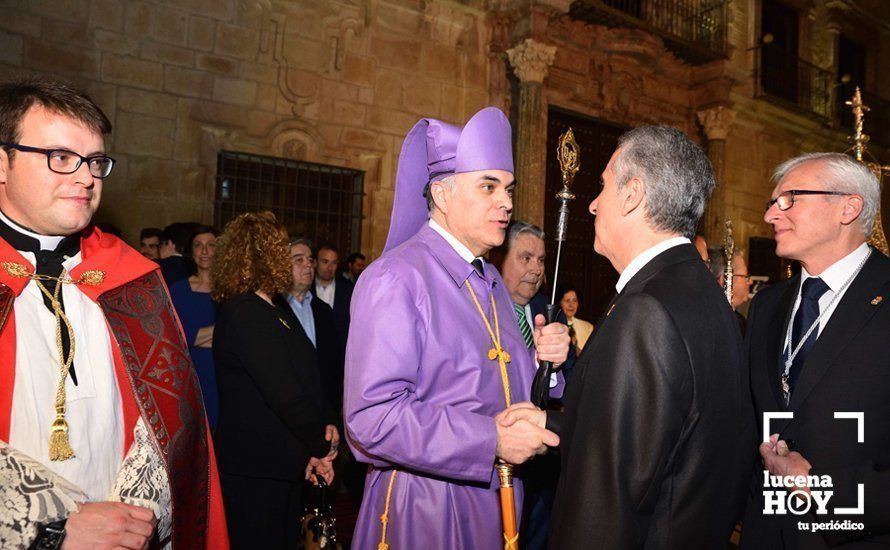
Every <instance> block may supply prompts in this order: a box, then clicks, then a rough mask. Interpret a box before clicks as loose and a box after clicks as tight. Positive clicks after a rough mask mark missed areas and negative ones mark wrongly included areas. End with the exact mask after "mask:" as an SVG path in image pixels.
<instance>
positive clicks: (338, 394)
mask: <svg viewBox="0 0 890 550" xmlns="http://www.w3.org/2000/svg"><path fill="white" fill-rule="evenodd" d="M273 301H274V302H275V304H276V305H277V306H278V307H280V308H281V309H282V310H284V311H286V312H287V313H288V314H290V315H291V316H292V318H293V320H294V321H295V322H296V323H297V326H298V327H300V330H301V331H302V326H303V325H301V324H300V320H299V319H298V318H297V316H296V314H295V313H294V312H293V310H292V309H291V307H290V304H289V303H288V301H287V298H285V297H284V296H280V295H279V296H276V297H275V299H274V300H273ZM310 306H311V307H312V319H313V321H314V322H315V357H316V362H317V363H316V364H317V365H318V371H319V377H320V380H321V386H322V389H323V390H324V396H325V401H326V402H327V404H328V407H329V409H330V411H331V413H332V415H333V416H334V418H335V419H336V420H337V422H336V424H337V425H338V426H340V425H341V424H342V422H340V417H341V415H342V409H343V361H344V356H345V352H346V347H345V345H344V344H345V342H342V341H341V340H340V335H339V334H338V332H337V325H336V323H335V321H334V311H333V310H332V309H331V306H329V305H327V304H326V303H324V302H322V301H321V300H319V299H318V296H315V295H314V294H313V295H312V301H311V302H310ZM302 332H303V335H305V334H306V333H305V331H302ZM307 338H308V336H307Z"/></svg>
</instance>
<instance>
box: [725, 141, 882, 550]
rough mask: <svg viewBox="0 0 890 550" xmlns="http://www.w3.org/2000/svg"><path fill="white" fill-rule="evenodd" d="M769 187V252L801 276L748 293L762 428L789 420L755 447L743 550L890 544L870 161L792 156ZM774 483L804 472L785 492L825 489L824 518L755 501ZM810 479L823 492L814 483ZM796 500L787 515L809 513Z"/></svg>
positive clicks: (875, 195)
mask: <svg viewBox="0 0 890 550" xmlns="http://www.w3.org/2000/svg"><path fill="white" fill-rule="evenodd" d="M774 179H775V181H776V183H777V184H776V187H775V189H774V190H773V193H772V198H771V200H770V201H769V202H768V205H767V210H766V214H765V215H764V220H765V221H766V222H767V223H769V224H770V225H772V226H773V229H774V230H775V235H776V254H778V255H779V256H780V257H782V258H786V259H788V260H796V261H798V262H799V263H800V267H801V269H800V274H798V275H796V276H794V277H792V278H791V279H789V280H787V281H783V282H781V283H778V284H774V285H772V286H770V287H768V288H765V289H764V290H762V291H760V292H759V293H758V294H757V296H756V297H755V298H754V300H753V303H752V304H751V308H750V310H749V314H748V334H747V337H748V338H747V346H748V355H749V368H750V376H751V393H752V395H753V398H754V405H755V409H756V412H757V421H758V425H759V426H763V428H762V429H767V427H766V425H765V423H764V415H765V414H766V413H784V414H785V415H786V416H791V418H778V419H773V420H771V421H770V423H769V426H768V430H769V434H771V435H770V436H769V440H768V441H764V442H762V443H761V444H760V448H759V452H760V458H761V459H762V467H758V468H755V472H754V476H753V479H752V482H751V491H750V493H749V494H750V497H749V501H748V505H747V510H746V514H745V519H744V521H743V524H742V538H741V545H742V548H750V549H757V550H772V549H787V550H794V549H801V550H811V549H813V550H818V549H824V548H829V547H830V548H844V549H851V550H852V549H859V548H876V547H878V546H885V545H890V497H888V495H890V354H888V353H887V349H886V348H884V347H883V345H884V344H885V343H886V342H887V338H888V335H890V309H888V307H887V305H886V303H887V301H888V299H890V260H888V259H887V257H886V256H884V255H883V254H881V253H880V252H879V251H877V250H875V249H873V248H871V247H869V246H868V244H867V242H866V241H867V239H868V237H869V235H870V234H871V232H872V227H873V226H874V221H875V216H876V214H877V211H878V208H879V207H880V186H879V185H878V180H877V178H876V177H875V175H874V174H873V173H872V172H871V171H870V170H869V169H868V167H867V166H866V165H864V164H862V163H860V162H857V161H856V160H854V159H853V158H851V157H848V156H847V155H843V154H838V153H810V154H805V155H801V156H799V157H796V158H793V159H791V160H789V161H787V162H785V163H783V164H782V165H780V166H779V167H778V168H777V169H776V172H775V175H774ZM836 413H848V414H846V415H844V414H841V416H840V417H838V416H836ZM851 413H852V414H851ZM860 413H862V416H861V417H859V418H858V419H857V416H858V415H859V414H860ZM764 435H765V434H760V436H761V437H764ZM752 451H753V448H752ZM778 476H781V477H782V479H791V478H794V477H797V476H809V477H804V478H799V479H805V480H806V483H805V484H804V486H800V484H797V485H794V486H787V484H786V486H785V488H784V490H785V491H787V492H788V493H791V492H793V491H800V492H801V493H809V495H812V494H813V493H812V492H811V491H813V490H818V491H819V496H821V497H822V498H824V496H825V495H826V493H828V492H831V493H832V494H831V496H830V499H829V500H828V502H827V503H826V504H825V510H826V513H824V514H821V513H820V514H817V513H816V509H817V506H816V504H815V502H811V503H810V504H811V506H810V507H809V511H808V512H806V513H805V514H803V515H798V514H796V513H791V512H790V511H789V510H788V509H786V510H785V513H784V514H782V513H775V510H774V507H773V506H772V504H768V503H767V502H766V501H765V497H764V492H765V491H767V492H769V491H774V490H775V489H774V487H773V486H772V482H770V483H766V482H765V480H766V479H776V478H778ZM786 476H791V478H786ZM816 478H818V479H819V480H820V482H825V481H829V480H830V485H829V486H816V485H815V479H816ZM765 485H767V486H765ZM779 490H780V491H782V490H783V489H782V488H781V487H780V488H779ZM801 493H799V496H791V497H790V500H788V503H787V505H786V507H787V506H791V507H794V508H795V509H796V510H798V511H799V510H801V509H805V508H806V501H807V500H808V497H809V495H803V494H801ZM793 499H797V500H796V501H795V502H792V500H793ZM765 508H766V509H767V510H768V511H769V512H773V513H768V512H767V513H765V511H764V510H765ZM838 509H847V510H846V511H841V512H840V513H838V512H837V510H838ZM845 520H849V521H848V522H847V525H846V526H845V524H844V521H845ZM857 524H858V525H857ZM814 525H817V526H819V527H823V528H814ZM854 526H855V527H854Z"/></svg>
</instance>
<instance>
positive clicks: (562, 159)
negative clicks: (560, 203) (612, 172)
mask: <svg viewBox="0 0 890 550" xmlns="http://www.w3.org/2000/svg"><path fill="white" fill-rule="evenodd" d="M556 158H557V159H559V168H560V169H561V170H562V190H561V191H560V192H559V193H557V194H556V198H558V199H561V200H568V201H570V200H573V199H574V198H575V195H573V194H572V192H571V191H570V190H569V187H570V186H571V185H572V182H573V181H574V180H575V174H577V173H578V169H579V168H581V151H580V149H578V143H577V142H576V141H575V133H574V132H573V131H572V129H571V128H569V130H568V131H567V132H566V133H564V134H563V135H561V136H559V146H558V147H557V148H556Z"/></svg>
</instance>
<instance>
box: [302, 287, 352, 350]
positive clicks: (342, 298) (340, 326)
mask: <svg viewBox="0 0 890 550" xmlns="http://www.w3.org/2000/svg"><path fill="white" fill-rule="evenodd" d="M335 280H336V281H337V286H336V287H335V288H334V308H333V309H334V323H336V326H337V333H338V334H339V335H340V338H341V340H343V349H344V350H345V349H346V338H347V336H349V304H350V303H351V302H352V291H353V290H354V289H355V283H353V282H352V281H350V280H349V279H345V278H343V276H341V275H340V274H339V273H338V274H337V275H336V276H335ZM312 294H316V292H315V286H313V287H312ZM316 298H317V296H316Z"/></svg>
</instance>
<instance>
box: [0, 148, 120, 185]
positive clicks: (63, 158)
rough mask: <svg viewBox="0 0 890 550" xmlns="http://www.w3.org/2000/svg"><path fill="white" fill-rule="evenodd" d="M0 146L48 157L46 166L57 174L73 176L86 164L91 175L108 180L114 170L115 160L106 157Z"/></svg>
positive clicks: (64, 150)
mask: <svg viewBox="0 0 890 550" xmlns="http://www.w3.org/2000/svg"><path fill="white" fill-rule="evenodd" d="M0 145H2V146H3V147H9V148H10V149H15V150H17V151H22V152H23V153H40V154H43V155H46V166H47V167H48V168H49V169H50V170H52V171H53V172H55V173H57V174H73V173H74V172H77V170H78V169H79V168H80V165H81V164H83V163H84V162H86V163H87V168H88V169H89V171H90V174H92V175H93V176H94V177H97V178H99V179H102V178H107V177H108V175H109V174H111V169H112V168H114V159H113V158H111V157H109V156H106V155H93V156H90V157H82V156H80V155H78V154H77V153H75V152H74V151H68V150H67V149H43V148H41V147H30V146H28V145H19V144H18V143H7V142H5V141H0Z"/></svg>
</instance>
